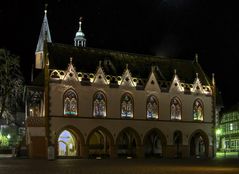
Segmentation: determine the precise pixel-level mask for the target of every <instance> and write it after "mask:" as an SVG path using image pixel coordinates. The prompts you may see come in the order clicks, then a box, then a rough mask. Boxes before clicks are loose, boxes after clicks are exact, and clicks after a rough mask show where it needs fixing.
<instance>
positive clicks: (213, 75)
mask: <svg viewBox="0 0 239 174" xmlns="http://www.w3.org/2000/svg"><path fill="white" fill-rule="evenodd" d="M212 84H213V85H215V74H214V73H212Z"/></svg>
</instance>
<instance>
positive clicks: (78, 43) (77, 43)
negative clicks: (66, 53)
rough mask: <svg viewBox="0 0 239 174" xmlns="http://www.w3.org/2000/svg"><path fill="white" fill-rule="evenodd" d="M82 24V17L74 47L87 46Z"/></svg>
mask: <svg viewBox="0 0 239 174" xmlns="http://www.w3.org/2000/svg"><path fill="white" fill-rule="evenodd" d="M81 23H82V17H80V21H79V30H78V31H77V32H76V36H75V38H74V45H75V46H77V47H85V46H86V39H85V34H84V33H83V32H82V30H81Z"/></svg>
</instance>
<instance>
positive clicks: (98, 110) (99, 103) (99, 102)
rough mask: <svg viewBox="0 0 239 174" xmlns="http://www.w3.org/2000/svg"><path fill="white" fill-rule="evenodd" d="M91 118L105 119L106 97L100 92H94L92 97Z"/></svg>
mask: <svg viewBox="0 0 239 174" xmlns="http://www.w3.org/2000/svg"><path fill="white" fill-rule="evenodd" d="M93 116H94V117H106V97H105V94H104V93H103V92H101V91H98V92H96V93H95V95H94V97H93Z"/></svg>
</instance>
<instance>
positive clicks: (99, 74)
mask: <svg viewBox="0 0 239 174" xmlns="http://www.w3.org/2000/svg"><path fill="white" fill-rule="evenodd" d="M93 83H97V84H109V80H107V79H106V76H105V73H104V71H103V69H102V67H101V61H100V62H99V67H98V69H97V71H96V74H95V77H94V80H93Z"/></svg>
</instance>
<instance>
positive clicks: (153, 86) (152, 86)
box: [145, 67, 161, 92]
mask: <svg viewBox="0 0 239 174" xmlns="http://www.w3.org/2000/svg"><path fill="white" fill-rule="evenodd" d="M145 90H150V91H160V92H161V89H160V87H159V84H158V81H157V78H156V74H155V71H154V67H151V72H150V75H149V78H148V81H147V83H146V86H145Z"/></svg>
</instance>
